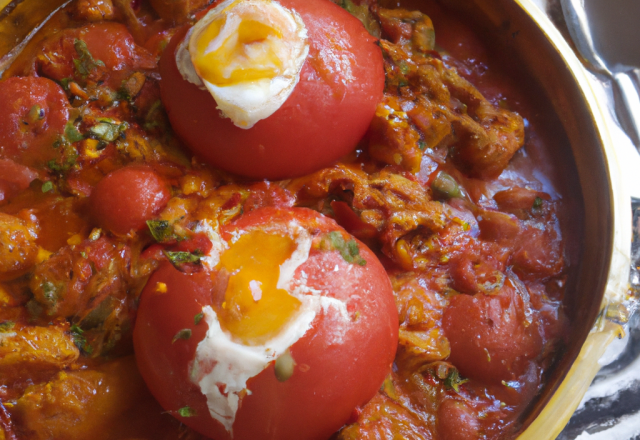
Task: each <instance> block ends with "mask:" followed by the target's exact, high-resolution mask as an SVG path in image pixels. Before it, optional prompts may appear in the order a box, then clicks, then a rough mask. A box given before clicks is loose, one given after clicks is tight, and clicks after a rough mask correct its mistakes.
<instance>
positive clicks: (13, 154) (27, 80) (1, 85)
mask: <svg viewBox="0 0 640 440" xmlns="http://www.w3.org/2000/svg"><path fill="white" fill-rule="evenodd" d="M35 106H38V107H39V109H40V112H39V114H37V112H36V111H35V110H34V113H33V114H31V115H30V114H29V113H30V111H31V110H32V109H34V108H35ZM69 108H70V106H69V101H68V100H67V96H66V95H65V93H64V91H63V90H62V88H61V87H60V86H59V85H58V84H56V83H54V82H53V81H51V80H48V79H46V78H36V77H12V78H9V79H6V80H4V81H0V115H2V118H0V157H4V158H6V159H13V160H16V161H18V162H20V163H22V164H24V165H27V166H36V165H39V166H40V167H42V163H45V162H46V161H47V160H49V159H52V158H53V157H54V156H55V154H56V150H55V149H54V148H53V143H54V142H55V141H56V139H57V138H58V136H60V135H61V134H62V133H63V131H64V126H65V124H66V123H67V120H68V119H69ZM40 115H42V118H40V117H39V116H40ZM34 116H35V117H34Z"/></svg>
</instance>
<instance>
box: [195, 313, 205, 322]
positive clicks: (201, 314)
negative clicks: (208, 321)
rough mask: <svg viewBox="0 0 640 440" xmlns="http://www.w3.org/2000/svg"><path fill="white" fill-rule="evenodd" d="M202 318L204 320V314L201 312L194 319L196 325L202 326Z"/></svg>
mask: <svg viewBox="0 0 640 440" xmlns="http://www.w3.org/2000/svg"><path fill="white" fill-rule="evenodd" d="M202 318H204V313H202V312H200V313H198V314H197V315H196V316H194V317H193V323H194V324H195V325H198V324H200V321H202Z"/></svg>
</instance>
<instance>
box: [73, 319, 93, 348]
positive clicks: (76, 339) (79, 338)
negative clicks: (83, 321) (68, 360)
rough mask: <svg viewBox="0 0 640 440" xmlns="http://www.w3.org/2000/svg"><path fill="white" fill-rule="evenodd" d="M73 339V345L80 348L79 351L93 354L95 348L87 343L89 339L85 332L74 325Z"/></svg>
mask: <svg viewBox="0 0 640 440" xmlns="http://www.w3.org/2000/svg"><path fill="white" fill-rule="evenodd" d="M70 332H71V337H72V338H73V343H74V344H75V345H76V347H78V349H79V350H82V351H83V352H85V353H87V354H91V353H93V347H92V346H91V345H90V344H88V343H87V338H86V336H85V335H84V330H82V329H81V328H80V327H79V326H78V325H77V324H73V325H72V326H71V329H70Z"/></svg>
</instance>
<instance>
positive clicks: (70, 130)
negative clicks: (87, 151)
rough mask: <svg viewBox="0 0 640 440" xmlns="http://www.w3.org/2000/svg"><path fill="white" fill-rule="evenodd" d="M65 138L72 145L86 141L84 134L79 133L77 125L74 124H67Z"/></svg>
mask: <svg viewBox="0 0 640 440" xmlns="http://www.w3.org/2000/svg"><path fill="white" fill-rule="evenodd" d="M64 137H65V139H66V140H68V141H69V142H70V143H74V142H79V141H81V140H82V139H84V136H83V135H82V133H80V132H79V131H78V129H77V128H76V126H75V125H73V123H72V122H67V125H65V127H64Z"/></svg>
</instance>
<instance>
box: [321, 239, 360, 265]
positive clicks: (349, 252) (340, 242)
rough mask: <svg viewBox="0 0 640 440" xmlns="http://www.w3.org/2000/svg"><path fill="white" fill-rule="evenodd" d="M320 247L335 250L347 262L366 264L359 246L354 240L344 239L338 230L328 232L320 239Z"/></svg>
mask: <svg viewBox="0 0 640 440" xmlns="http://www.w3.org/2000/svg"><path fill="white" fill-rule="evenodd" d="M320 246H321V248H322V249H326V250H336V251H338V252H339V253H340V256H341V257H342V258H343V259H344V261H346V262H347V263H353V264H358V265H360V266H366V265H367V260H365V259H364V258H362V257H361V256H360V247H359V246H358V242H357V241H355V240H349V241H345V240H344V237H342V234H341V233H340V232H338V231H331V232H329V233H328V234H327V235H326V236H325V237H324V238H323V239H322V241H321V245H320Z"/></svg>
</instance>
